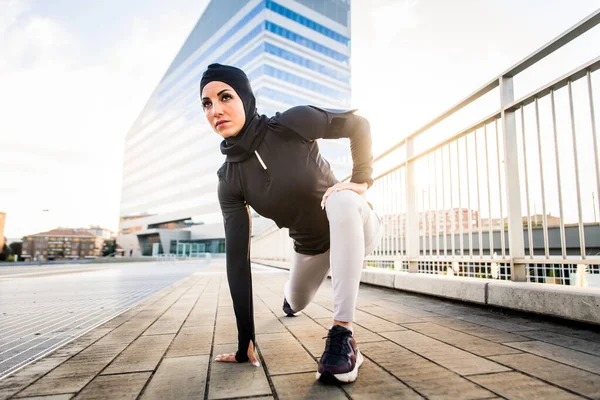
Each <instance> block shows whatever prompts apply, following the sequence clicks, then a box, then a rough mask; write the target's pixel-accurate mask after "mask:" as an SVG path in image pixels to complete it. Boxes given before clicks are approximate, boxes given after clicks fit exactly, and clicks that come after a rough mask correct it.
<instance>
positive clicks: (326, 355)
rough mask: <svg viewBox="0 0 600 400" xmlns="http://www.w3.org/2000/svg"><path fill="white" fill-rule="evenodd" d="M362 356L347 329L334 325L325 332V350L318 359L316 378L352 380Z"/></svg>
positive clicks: (356, 373)
mask: <svg viewBox="0 0 600 400" xmlns="http://www.w3.org/2000/svg"><path fill="white" fill-rule="evenodd" d="M362 362H363V356H362V354H360V351H359V350H358V349H357V348H356V341H355V340H354V338H353V337H352V332H351V331H350V330H349V329H346V328H344V327H343V326H340V325H334V326H333V327H332V328H331V329H330V330H329V333H328V334H327V342H326V344H325V351H324V352H323V355H322V356H321V359H320V360H319V367H318V369H317V379H319V380H321V381H323V382H327V381H330V380H331V379H332V378H333V379H334V380H337V381H339V382H354V381H355V380H356V377H357V376H358V368H359V367H360V365H361V364H362Z"/></svg>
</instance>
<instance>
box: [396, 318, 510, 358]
mask: <svg viewBox="0 0 600 400" xmlns="http://www.w3.org/2000/svg"><path fill="white" fill-rule="evenodd" d="M404 326H405V327H407V328H409V329H411V330H414V331H417V332H419V333H422V334H424V335H427V336H429V337H432V338H434V339H437V340H439V341H441V342H444V343H448V344H451V345H454V346H456V347H459V348H461V349H463V350H466V351H468V352H471V353H474V354H477V355H479V356H483V357H485V356H492V355H500V354H516V353H520V351H519V350H515V349H514V348H512V347H507V346H503V345H501V344H498V343H494V342H490V341H488V340H485V339H481V338H478V337H475V336H471V335H468V334H466V333H462V332H459V331H456V330H453V329H449V328H445V327H442V326H439V325H436V324H432V323H429V322H425V323H418V324H404Z"/></svg>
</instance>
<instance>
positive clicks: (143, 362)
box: [102, 335, 175, 374]
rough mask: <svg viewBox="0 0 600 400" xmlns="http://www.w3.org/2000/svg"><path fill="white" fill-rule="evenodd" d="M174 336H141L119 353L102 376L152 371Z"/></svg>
mask: <svg viewBox="0 0 600 400" xmlns="http://www.w3.org/2000/svg"><path fill="white" fill-rule="evenodd" d="M174 337H175V335H153V336H141V337H140V338H139V339H137V340H136V341H135V342H133V343H132V344H131V345H130V346H129V347H127V349H125V351H123V353H121V354H120V355H119V356H118V357H117V358H116V359H115V360H114V361H113V362H112V363H111V364H110V365H109V366H108V368H106V369H105V370H104V371H102V374H117V373H125V372H137V371H152V370H154V369H155V368H156V366H157V365H158V363H159V362H160V359H161V358H162V357H163V355H164V354H165V352H166V351H167V348H168V347H169V345H170V344H171V341H172V340H173V338H174Z"/></svg>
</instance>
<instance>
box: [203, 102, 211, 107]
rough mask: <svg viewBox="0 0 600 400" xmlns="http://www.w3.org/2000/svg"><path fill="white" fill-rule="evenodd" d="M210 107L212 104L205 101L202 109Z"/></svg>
mask: <svg viewBox="0 0 600 400" xmlns="http://www.w3.org/2000/svg"><path fill="white" fill-rule="evenodd" d="M209 106H210V102H208V101H205V102H204V103H202V108H207V107H209Z"/></svg>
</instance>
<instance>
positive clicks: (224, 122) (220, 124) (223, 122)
mask: <svg viewBox="0 0 600 400" xmlns="http://www.w3.org/2000/svg"><path fill="white" fill-rule="evenodd" d="M227 123H229V121H221V122H217V125H216V127H217V128H218V127H220V126H222V125H225V124H227Z"/></svg>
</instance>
